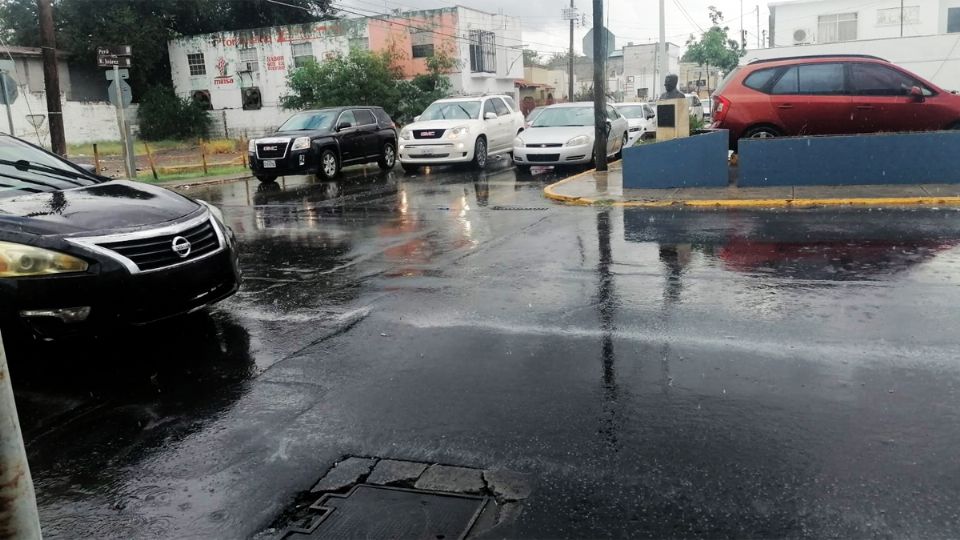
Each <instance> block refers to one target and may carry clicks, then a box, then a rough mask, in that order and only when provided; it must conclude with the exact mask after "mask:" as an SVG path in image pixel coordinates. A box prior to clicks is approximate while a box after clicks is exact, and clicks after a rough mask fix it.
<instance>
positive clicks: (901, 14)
mask: <svg viewBox="0 0 960 540" xmlns="http://www.w3.org/2000/svg"><path fill="white" fill-rule="evenodd" d="M900 37H903V0H900Z"/></svg>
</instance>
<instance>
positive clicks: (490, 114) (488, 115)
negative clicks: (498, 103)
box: [483, 112, 497, 120]
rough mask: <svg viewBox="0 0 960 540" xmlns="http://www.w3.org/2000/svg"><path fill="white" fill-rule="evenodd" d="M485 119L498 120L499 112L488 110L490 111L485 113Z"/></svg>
mask: <svg viewBox="0 0 960 540" xmlns="http://www.w3.org/2000/svg"><path fill="white" fill-rule="evenodd" d="M483 119H484V120H496V119H497V113H495V112H488V113H486V114H484V115H483Z"/></svg>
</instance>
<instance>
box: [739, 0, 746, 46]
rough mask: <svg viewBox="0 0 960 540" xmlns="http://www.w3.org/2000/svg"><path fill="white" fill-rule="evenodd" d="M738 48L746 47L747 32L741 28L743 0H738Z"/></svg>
mask: <svg viewBox="0 0 960 540" xmlns="http://www.w3.org/2000/svg"><path fill="white" fill-rule="evenodd" d="M740 48H741V49H746V48H747V33H746V32H745V31H744V30H743V0H740Z"/></svg>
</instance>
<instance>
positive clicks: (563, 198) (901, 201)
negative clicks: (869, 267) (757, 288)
mask: <svg viewBox="0 0 960 540" xmlns="http://www.w3.org/2000/svg"><path fill="white" fill-rule="evenodd" d="M594 172H596V169H591V170H589V171H584V172H582V173H579V174H576V175H574V176H571V177H569V178H564V179H563V180H560V181H559V182H556V183H553V184H550V185H549V186H547V187H545V188H543V194H544V196H545V197H546V198H548V199H550V200H552V201H556V202H559V203H562V204H567V205H572V206H613V207H620V208H668V207H674V208H694V209H705V208H817V207H821V206H873V207H882V206H960V197H953V196H949V197H850V198H834V199H699V200H680V199H646V200H626V201H618V200H613V199H596V198H591V197H574V196H570V195H563V194H560V193H557V192H556V191H555V189H556V188H558V187H560V186H562V185H564V184H568V183H570V182H574V181H576V180H578V179H580V178H581V177H583V176H586V175H591V174H593V173H594Z"/></svg>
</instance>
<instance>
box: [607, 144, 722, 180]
mask: <svg viewBox="0 0 960 540" xmlns="http://www.w3.org/2000/svg"><path fill="white" fill-rule="evenodd" d="M728 145H729V135H728V134H727V132H726V131H725V130H724V131H716V132H713V133H707V134H703V135H695V136H693V137H688V138H685V139H675V140H672V141H664V142H658V143H655V144H644V145H641V146H634V147H631V148H627V149H625V150H624V151H623V187H624V188H634V189H652V188H687V187H726V186H727V183H728V181H729V173H728V168H727V148H728Z"/></svg>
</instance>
